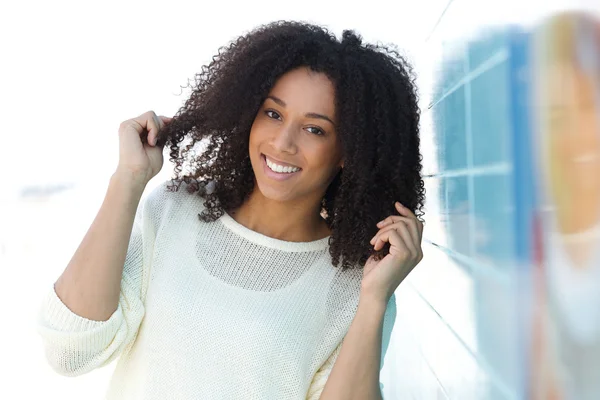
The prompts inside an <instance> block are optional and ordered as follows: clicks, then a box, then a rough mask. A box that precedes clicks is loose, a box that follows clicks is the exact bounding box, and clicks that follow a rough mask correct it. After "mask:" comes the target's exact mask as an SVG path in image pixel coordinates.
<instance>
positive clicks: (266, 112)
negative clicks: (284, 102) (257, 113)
mask: <svg viewBox="0 0 600 400" xmlns="http://www.w3.org/2000/svg"><path fill="white" fill-rule="evenodd" d="M269 113H273V114H275V115H276V116H279V114H277V113H276V112H275V111H273V110H267V111H265V114H267V116H268V117H269V118H273V117H272V116H271V115H269Z"/></svg>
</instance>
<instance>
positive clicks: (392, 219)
mask: <svg viewBox="0 0 600 400" xmlns="http://www.w3.org/2000/svg"><path fill="white" fill-rule="evenodd" d="M400 221H403V222H404V223H406V224H407V225H408V227H409V228H410V230H411V233H412V234H413V235H414V237H415V238H416V239H418V240H419V241H420V240H421V230H420V228H419V221H418V220H416V219H413V218H409V217H402V216H400V215H390V216H389V217H387V218H386V219H384V220H383V221H381V222H379V223H378V224H377V227H378V228H380V229H381V228H385V227H386V226H388V225H390V224H394V223H397V222H400Z"/></svg>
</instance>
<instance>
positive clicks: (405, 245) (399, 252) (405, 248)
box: [373, 223, 419, 259]
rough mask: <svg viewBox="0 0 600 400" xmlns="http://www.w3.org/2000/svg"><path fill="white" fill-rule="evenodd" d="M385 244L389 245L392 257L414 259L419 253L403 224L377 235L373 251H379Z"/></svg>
mask: <svg viewBox="0 0 600 400" xmlns="http://www.w3.org/2000/svg"><path fill="white" fill-rule="evenodd" d="M386 242H388V243H389V244H390V253H391V254H393V255H396V256H400V257H407V258H414V259H416V258H417V257H418V254H419V253H418V251H417V249H415V246H414V243H413V242H412V238H411V235H410V232H409V231H408V227H407V226H406V225H404V224H403V223H400V224H398V227H397V228H396V229H390V230H388V231H386V232H384V233H382V234H381V235H379V237H378V238H377V240H376V242H375V246H374V247H373V249H374V250H380V249H381V248H382V247H383V245H384V243H386Z"/></svg>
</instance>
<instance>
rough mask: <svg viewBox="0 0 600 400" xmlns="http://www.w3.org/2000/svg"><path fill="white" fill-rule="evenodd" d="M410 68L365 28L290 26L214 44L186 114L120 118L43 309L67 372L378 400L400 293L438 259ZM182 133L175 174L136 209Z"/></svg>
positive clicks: (137, 393) (199, 394)
mask: <svg viewBox="0 0 600 400" xmlns="http://www.w3.org/2000/svg"><path fill="white" fill-rule="evenodd" d="M409 72H410V70H409V67H408V65H407V64H406V63H405V62H404V60H403V59H402V58H401V57H400V56H399V55H398V54H397V53H396V52H395V51H393V50H391V51H390V50H387V49H386V48H384V47H376V46H372V45H363V44H362V43H361V38H360V37H357V36H356V35H355V34H354V33H352V32H351V31H345V32H344V34H343V39H342V41H341V42H339V41H337V40H336V38H335V36H334V35H332V34H331V33H329V32H327V31H326V30H325V29H323V28H321V27H317V26H313V25H308V24H301V23H297V22H281V21H280V22H275V23H272V24H269V25H265V26H261V27H259V28H257V29H255V30H254V31H252V32H250V33H248V34H247V35H245V36H242V37H240V38H239V39H237V40H236V41H235V42H233V43H232V44H231V45H230V46H229V47H228V48H226V49H224V51H222V52H220V53H219V54H218V55H217V56H215V57H214V58H213V61H212V63H211V64H210V65H209V66H208V67H205V68H203V70H202V73H200V75H199V76H198V77H197V82H196V86H195V88H194V90H193V93H192V94H191V97H190V98H189V100H187V101H186V103H185V105H184V107H182V109H181V110H179V112H178V113H177V115H176V116H175V117H174V118H167V117H162V116H161V117H157V116H156V115H155V114H154V113H153V112H147V113H145V114H142V115H140V116H139V117H137V118H133V119H131V120H128V121H125V122H123V123H122V124H121V126H120V129H119V135H120V157H119V164H118V167H117V169H116V172H115V173H114V174H113V176H112V177H111V181H110V184H109V188H108V193H107V196H106V198H105V202H104V203H103V205H102V207H101V209H100V211H99V214H98V216H97V217H96V219H95V221H94V222H93V224H92V226H91V228H90V231H89V232H88V234H87V235H86V237H85V238H84V240H83V242H82V244H81V245H80V247H79V248H78V250H77V252H76V253H75V255H74V256H73V259H72V260H71V262H70V263H69V265H68V266H67V268H66V269H65V271H64V273H63V274H62V275H61V277H60V278H59V279H58V280H57V282H56V284H55V287H54V290H51V291H49V293H48V297H47V299H46V302H45V303H44V304H43V307H42V309H41V313H40V323H39V331H40V333H41V334H42V336H43V338H44V341H45V344H46V349H47V350H46V354H47V357H48V360H49V362H50V364H51V365H52V366H53V368H54V369H56V370H57V371H58V372H60V373H62V374H64V375H69V376H74V375H80V374H83V373H86V372H89V371H91V370H92V369H94V368H98V367H101V366H104V365H107V364H108V363H109V362H111V361H112V360H113V359H115V358H116V357H117V356H119V355H120V356H121V357H120V360H119V364H118V365H117V367H116V370H115V373H114V375H113V378H112V380H111V384H110V388H109V393H108V395H107V397H108V398H110V399H166V398H169V399H172V398H176V399H191V398H202V399H301V398H309V399H317V398H321V399H335V398H344V399H351V398H360V399H376V398H380V396H381V393H380V386H379V369H380V368H381V365H382V361H383V359H382V353H383V354H385V351H386V348H387V341H388V340H389V336H390V333H391V329H392V326H393V323H394V318H395V300H394V298H393V293H394V291H395V289H396V288H397V287H398V285H399V284H400V282H401V281H402V280H403V279H404V278H405V277H406V275H407V274H408V273H409V272H410V271H411V270H412V269H413V268H414V266H415V265H416V264H417V263H418V262H419V261H420V260H421V258H422V252H421V246H420V243H421V236H422V223H421V221H420V220H419V219H418V218H417V217H416V216H415V214H414V212H416V213H417V214H421V211H420V210H421V207H422V203H423V197H424V190H423V182H422V180H421V176H420V170H421V163H420V159H421V158H420V155H419V137H418V122H419V112H418V109H417V99H416V94H415V89H414V85H413V81H412V79H411V77H410V75H409ZM140 138H141V139H140ZM184 140H187V141H188V143H187V144H186V145H185V146H183V145H180V143H181V142H182V141H184ZM165 145H168V146H169V147H170V149H171V152H170V154H171V161H174V162H175V164H176V167H175V172H176V178H174V179H173V181H174V185H172V186H166V185H161V186H160V187H159V188H157V189H154V190H153V191H152V192H151V193H150V194H149V196H148V197H147V198H146V199H145V200H144V201H142V202H141V204H140V207H137V206H138V202H139V201H140V197H141V193H142V191H143V189H144V188H145V187H146V185H147V183H148V181H149V180H150V179H151V178H152V177H154V176H155V175H156V174H157V173H158V172H159V170H160V169H161V166H162V163H163V159H162V150H163V146H165ZM196 146H201V148H200V149H197V148H196ZM196 151H199V152H200V154H198V155H197V154H196ZM186 160H187V161H188V164H189V165H187V169H188V170H189V172H187V173H186V174H184V175H182V174H181V171H182V168H183V166H184V164H185V163H186ZM183 183H185V189H186V190H181V191H180V190H178V189H179V186H180V185H181V184H183ZM165 189H170V190H165ZM396 201H400V202H401V203H402V204H403V205H400V204H395V202H396ZM198 217H199V218H198ZM378 221H381V222H380V223H379V224H378ZM125 243H128V244H125Z"/></svg>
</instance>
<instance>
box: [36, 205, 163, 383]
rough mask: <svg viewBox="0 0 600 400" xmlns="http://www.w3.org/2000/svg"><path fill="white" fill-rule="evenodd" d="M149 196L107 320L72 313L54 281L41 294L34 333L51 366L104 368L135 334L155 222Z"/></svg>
mask: <svg viewBox="0 0 600 400" xmlns="http://www.w3.org/2000/svg"><path fill="white" fill-rule="evenodd" d="M147 204H148V201H147V199H146V200H142V201H141V202H140V204H139V206H138V208H137V210H136V215H135V218H134V223H133V227H132V233H131V236H130V240H129V244H128V249H127V255H126V259H125V263H124V266H123V275H122V279H121V290H120V294H119V302H118V305H117V309H116V310H115V312H114V313H113V314H112V315H111V316H110V317H109V319H108V320H106V321H94V320H90V319H87V318H84V317H82V316H80V315H78V314H75V313H74V312H72V311H71V310H70V309H69V308H68V307H67V306H66V305H65V304H64V303H63V302H62V301H61V299H60V298H59V297H58V296H57V294H56V291H55V290H54V285H52V287H51V288H50V289H49V291H48V292H47V294H46V295H45V296H44V298H43V301H42V303H41V305H40V307H39V311H38V314H37V325H36V326H37V332H38V334H39V335H40V336H41V338H42V342H43V346H44V351H45V356H46V359H47V361H48V363H49V364H50V366H51V367H52V369H53V370H54V371H56V372H57V373H59V374H61V375H64V376H78V375H82V374H85V373H87V372H90V371H92V370H94V369H96V368H99V367H104V366H106V365H108V364H109V363H110V362H112V361H113V360H114V359H116V358H117V357H118V356H119V355H120V354H122V353H123V352H124V351H128V350H129V348H130V347H131V345H132V344H133V342H134V341H135V338H136V336H137V332H138V328H139V326H140V323H141V321H142V319H143V317H144V302H143V298H144V294H145V282H146V276H147V274H148V268H149V263H150V261H151V258H150V255H151V254H152V248H153V246H154V237H155V232H154V227H153V224H152V221H151V220H150V218H151V216H150V214H149V210H147V208H148V207H147Z"/></svg>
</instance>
